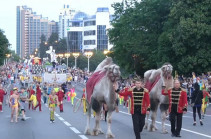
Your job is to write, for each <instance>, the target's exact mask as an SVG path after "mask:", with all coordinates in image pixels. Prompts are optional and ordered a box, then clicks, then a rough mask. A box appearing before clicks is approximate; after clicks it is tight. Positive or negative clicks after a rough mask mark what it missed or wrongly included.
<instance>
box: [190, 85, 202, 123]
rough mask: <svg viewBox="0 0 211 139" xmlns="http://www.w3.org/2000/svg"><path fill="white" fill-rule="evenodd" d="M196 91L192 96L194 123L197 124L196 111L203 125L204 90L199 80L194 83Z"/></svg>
mask: <svg viewBox="0 0 211 139" xmlns="http://www.w3.org/2000/svg"><path fill="white" fill-rule="evenodd" d="M193 86H194V91H193V94H192V96H191V106H192V107H193V125H194V126H195V125H196V111H197V113H198V116H199V120H200V124H201V125H203V122H202V118H201V106H202V99H203V92H202V91H201V90H200V85H199V83H198V82H196V83H194V85H193Z"/></svg>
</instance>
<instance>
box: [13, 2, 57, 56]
mask: <svg viewBox="0 0 211 139" xmlns="http://www.w3.org/2000/svg"><path fill="white" fill-rule="evenodd" d="M16 10H17V26H16V29H17V34H16V51H17V54H18V55H19V56H20V57H22V58H23V57H25V56H28V55H30V54H32V53H33V52H34V50H35V49H36V48H38V47H39V45H40V42H41V40H40V37H41V35H42V34H43V35H45V37H46V39H48V38H49V37H50V35H51V34H52V33H53V32H57V33H58V23H57V22H55V21H49V20H48V18H47V17H42V15H37V14H36V12H33V11H32V8H28V7H27V6H17V9H16Z"/></svg>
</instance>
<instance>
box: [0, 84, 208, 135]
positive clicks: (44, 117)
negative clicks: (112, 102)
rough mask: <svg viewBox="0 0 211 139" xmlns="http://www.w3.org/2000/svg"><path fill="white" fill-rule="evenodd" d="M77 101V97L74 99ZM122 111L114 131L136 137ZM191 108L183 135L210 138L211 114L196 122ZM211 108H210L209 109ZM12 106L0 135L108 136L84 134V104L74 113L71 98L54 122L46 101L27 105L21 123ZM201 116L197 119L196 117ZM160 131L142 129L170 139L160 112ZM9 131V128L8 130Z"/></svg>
mask: <svg viewBox="0 0 211 139" xmlns="http://www.w3.org/2000/svg"><path fill="white" fill-rule="evenodd" d="M82 89H83V88H82V87H81V85H76V92H77V97H78V98H80V96H81V95H82ZM75 102H76V99H75ZM119 110H120V112H119V113H116V112H114V113H113V115H112V132H113V134H114V135H115V138H116V139H133V138H135V136H134V133H133V126H132V118H131V115H130V114H128V110H127V108H123V106H119ZM188 110H189V112H188V113H187V114H185V115H184V117H183V128H182V131H181V136H182V138H183V139H190V138H191V139H209V138H211V134H210V128H209V127H210V126H211V123H210V122H209V121H210V120H211V115H206V116H205V119H204V121H203V122H204V125H203V126H200V125H199V121H197V125H196V126H193V125H192V123H193V119H192V113H191V107H189V109H188ZM210 110H211V108H210V107H209V108H208V110H207V111H208V112H209V111H210ZM9 115H10V108H8V106H4V112H3V113H0V123H1V125H0V127H1V131H0V132H1V139H100V138H105V134H101V135H99V136H90V135H84V130H85V126H86V115H84V114H83V111H82V108H81V109H80V110H79V111H78V112H76V113H74V112H73V107H72V105H71V103H70V102H66V100H65V103H64V112H63V113H60V112H59V109H58V108H57V110H56V113H55V123H50V121H49V110H48V107H47V104H46V105H44V104H42V112H39V111H32V110H28V109H26V116H27V119H26V121H21V120H20V119H19V122H18V123H10V118H9ZM197 120H198V119H197ZM100 125H101V127H102V130H103V132H104V133H106V130H107V124H106V122H105V121H101V123H100ZM156 126H157V127H158V131H155V132H149V131H147V130H143V132H142V134H141V135H142V138H143V139H163V138H165V139H170V138H172V137H171V134H170V123H169V121H167V122H166V128H167V130H168V132H169V133H168V134H162V133H161V120H160V116H159V113H158V118H157V121H156ZM93 127H94V118H91V128H93ZM8 131H9V132H8Z"/></svg>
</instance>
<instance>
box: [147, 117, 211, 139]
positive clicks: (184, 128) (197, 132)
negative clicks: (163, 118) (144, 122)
mask: <svg viewBox="0 0 211 139" xmlns="http://www.w3.org/2000/svg"><path fill="white" fill-rule="evenodd" d="M149 121H152V120H150V119H149ZM155 122H156V123H158V124H162V123H161V122H158V121H155ZM165 125H166V126H171V125H170V124H165ZM182 130H184V131H187V132H191V133H194V134H197V135H201V136H204V137H208V138H211V136H210V135H206V134H202V133H199V132H196V131H192V130H189V129H185V128H182Z"/></svg>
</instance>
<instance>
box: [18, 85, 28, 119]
mask: <svg viewBox="0 0 211 139" xmlns="http://www.w3.org/2000/svg"><path fill="white" fill-rule="evenodd" d="M27 99H28V94H27V92H26V91H25V88H24V87H21V92H20V101H19V103H20V110H21V113H22V116H23V117H22V120H23V121H25V120H26V118H25V105H26V101H27Z"/></svg>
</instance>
